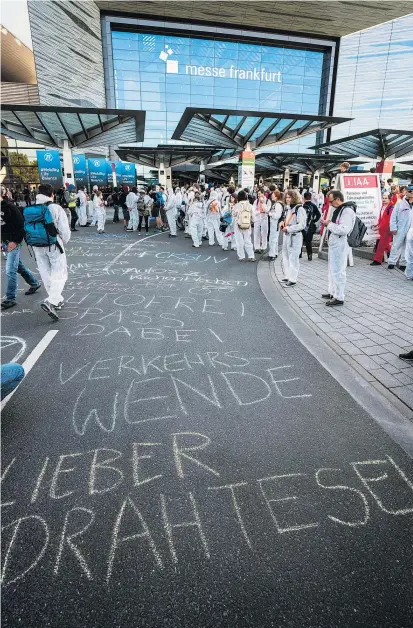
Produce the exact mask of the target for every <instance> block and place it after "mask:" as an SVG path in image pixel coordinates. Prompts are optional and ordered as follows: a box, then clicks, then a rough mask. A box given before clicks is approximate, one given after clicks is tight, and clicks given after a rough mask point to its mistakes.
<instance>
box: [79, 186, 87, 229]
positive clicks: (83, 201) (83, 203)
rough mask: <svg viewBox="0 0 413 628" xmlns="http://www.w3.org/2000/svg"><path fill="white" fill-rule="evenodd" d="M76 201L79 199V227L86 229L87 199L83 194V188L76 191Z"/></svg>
mask: <svg viewBox="0 0 413 628" xmlns="http://www.w3.org/2000/svg"><path fill="white" fill-rule="evenodd" d="M76 199H79V206H78V207H79V211H78V215H79V225H80V226H81V227H86V224H87V209H86V208H87V197H86V194H85V188H84V187H81V188H79V189H78V192H77V194H76Z"/></svg>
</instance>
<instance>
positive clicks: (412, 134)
mask: <svg viewBox="0 0 413 628" xmlns="http://www.w3.org/2000/svg"><path fill="white" fill-rule="evenodd" d="M312 148H314V149H317V150H322V151H324V152H328V153H331V152H335V151H336V150H338V151H343V152H346V153H348V154H349V155H352V157H359V156H363V157H368V158H369V159H380V160H384V159H389V158H394V159H398V158H400V157H404V156H406V155H410V154H413V131H401V130H390V129H374V130H373V131H365V132H364V133H358V134H357V135H350V136H349V137H342V138H340V139H338V140H332V141H331V142H325V143H324V144H318V146H312Z"/></svg>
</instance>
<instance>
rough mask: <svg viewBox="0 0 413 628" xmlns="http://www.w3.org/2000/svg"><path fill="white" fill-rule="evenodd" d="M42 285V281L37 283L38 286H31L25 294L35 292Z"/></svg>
mask: <svg viewBox="0 0 413 628" xmlns="http://www.w3.org/2000/svg"><path fill="white" fill-rule="evenodd" d="M41 287H42V284H41V283H39V284H37V286H30V288H29V289H28V290H26V292H25V293H24V294H34V293H35V292H37V291H38V289H39V288H41Z"/></svg>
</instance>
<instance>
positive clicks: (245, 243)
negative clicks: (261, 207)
mask: <svg viewBox="0 0 413 628" xmlns="http://www.w3.org/2000/svg"><path fill="white" fill-rule="evenodd" d="M237 201H238V202H237V203H236V204H235V205H234V206H233V208H232V215H233V220H234V223H233V224H234V235H235V242H236V245H237V255H238V259H239V261H240V262H243V261H245V255H247V259H248V261H249V262H255V257H254V248H253V246H252V242H251V231H252V227H251V223H252V212H253V210H252V205H251V203H250V202H249V200H248V196H247V193H246V192H245V190H240V191H239V192H238V196H237ZM245 210H247V211H248V212H249V213H250V226H249V228H248V229H240V227H239V225H238V221H239V219H240V214H241V212H244V211H245Z"/></svg>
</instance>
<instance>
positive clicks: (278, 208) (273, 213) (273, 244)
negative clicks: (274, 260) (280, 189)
mask: <svg viewBox="0 0 413 628" xmlns="http://www.w3.org/2000/svg"><path fill="white" fill-rule="evenodd" d="M283 209H284V207H283V205H282V203H280V201H274V202H272V204H271V209H270V211H269V214H268V215H269V217H270V240H269V244H270V250H269V252H268V256H269V257H278V242H279V235H280V230H279V227H278V221H279V219H280V218H281V214H282V213H283Z"/></svg>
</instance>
